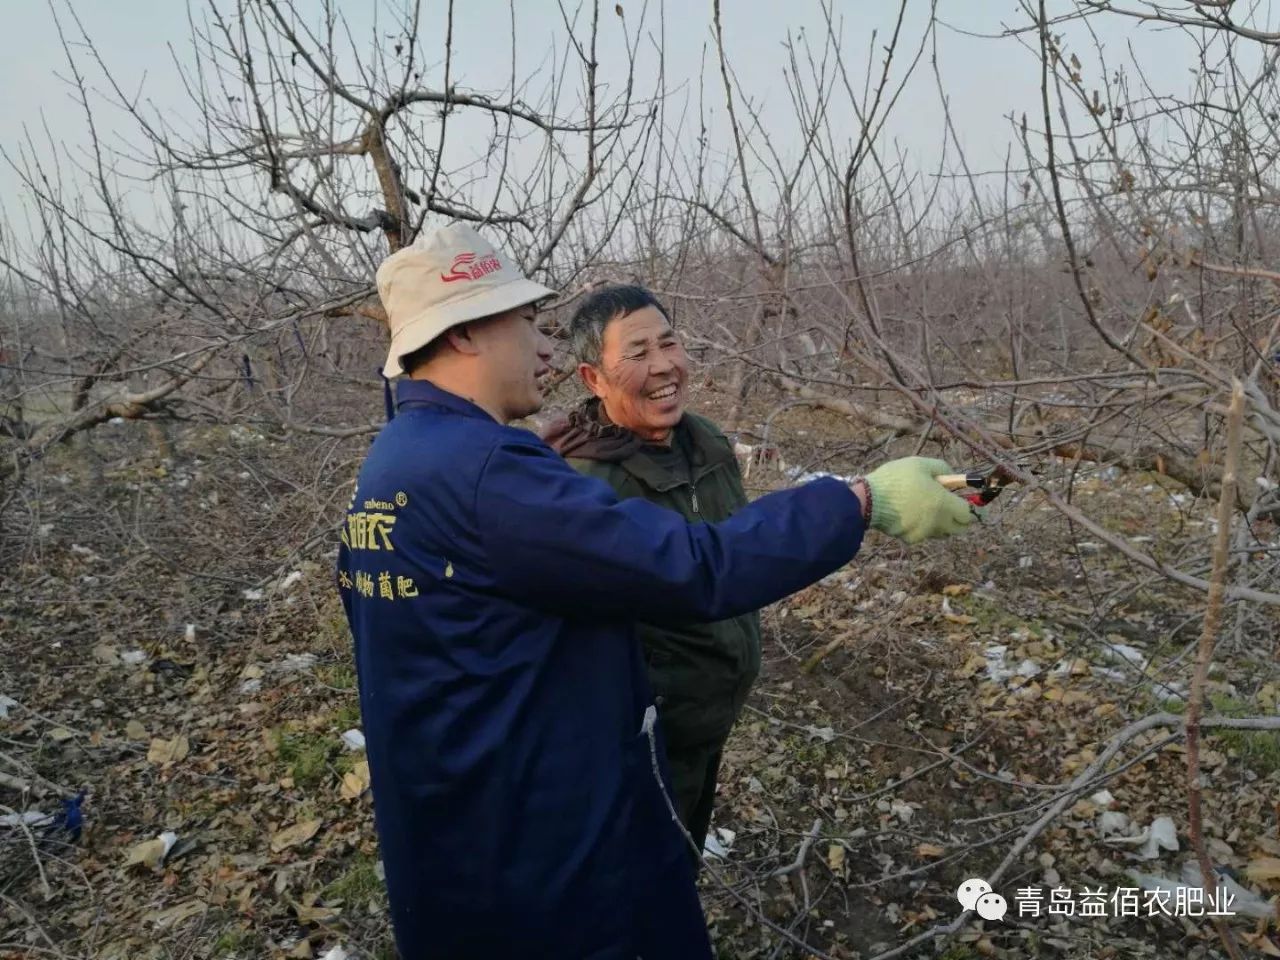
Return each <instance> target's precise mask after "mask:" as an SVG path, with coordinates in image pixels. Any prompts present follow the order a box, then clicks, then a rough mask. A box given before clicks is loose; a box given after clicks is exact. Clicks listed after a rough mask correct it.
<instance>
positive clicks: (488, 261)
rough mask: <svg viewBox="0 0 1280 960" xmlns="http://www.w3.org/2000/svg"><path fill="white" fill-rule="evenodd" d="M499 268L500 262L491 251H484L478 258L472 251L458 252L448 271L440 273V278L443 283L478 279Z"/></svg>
mask: <svg viewBox="0 0 1280 960" xmlns="http://www.w3.org/2000/svg"><path fill="white" fill-rule="evenodd" d="M501 269H502V264H501V263H499V262H498V258H497V257H495V256H494V255H493V254H491V253H486V254H485V255H484V256H483V257H480V258H479V259H476V255H475V254H474V253H460V254H458V255H457V256H456V257H454V258H453V263H452V264H450V265H449V272H448V273H442V274H440V279H441V280H443V281H444V282H445V283H453V281H455V280H479V279H480V278H481V277H483V276H485V275H486V274H490V273H497V272H498V271H499V270H501Z"/></svg>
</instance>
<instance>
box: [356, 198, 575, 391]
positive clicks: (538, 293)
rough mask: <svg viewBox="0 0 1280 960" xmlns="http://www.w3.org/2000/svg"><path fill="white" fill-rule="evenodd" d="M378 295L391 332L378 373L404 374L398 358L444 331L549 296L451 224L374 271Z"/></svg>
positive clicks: (482, 243) (548, 291)
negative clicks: (384, 360) (388, 346)
mask: <svg viewBox="0 0 1280 960" xmlns="http://www.w3.org/2000/svg"><path fill="white" fill-rule="evenodd" d="M377 281H378V296H379V297H381V298H382V306H383V307H384V308H385V309H386V311H387V323H388V325H389V326H390V327H391V349H390V350H389V351H388V352H387V362H386V365H385V366H384V367H383V368H382V373H383V375H384V376H387V377H394V376H398V375H399V374H402V373H404V372H405V371H404V366H403V365H402V364H401V363H400V358H401V357H403V356H404V355H405V354H408V353H412V352H413V351H414V350H417V349H418V348H419V347H424V346H426V345H427V344H428V343H430V342H431V341H432V340H434V339H435V338H436V337H438V336H439V335H440V334H442V333H444V331H446V330H448V329H449V328H450V327H456V326H457V325H458V324H460V323H466V322H467V321H468V320H479V319H480V318H481V317H488V316H492V315H493V314H495V313H504V312H506V311H507V310H514V309H515V308H516V307H522V306H524V305H525V304H526V303H534V302H536V301H538V300H544V299H546V298H547V297H553V296H555V294H556V292H555V291H554V290H552V289H551V288H550V287H544V286H543V285H542V284H540V283H534V282H533V281H532V280H529V279H527V278H526V277H525V276H524V275H523V274H521V273H520V271H519V270H518V269H516V266H515V261H514V260H512V259H511V257H509V256H508V255H507V254H506V252H505V251H502V250H499V249H497V248H496V247H494V246H493V244H491V243H489V241H487V240H485V239H484V237H482V236H480V234H479V233H477V232H476V231H475V230H473V229H472V228H471V227H469V226H466V225H464V224H460V223H455V224H450V225H449V226H447V227H441V228H440V229H439V230H436V231H435V232H434V233H431V234H426V235H422V236H419V237H418V239H417V240H415V241H414V242H413V243H411V244H410V245H409V246H407V247H402V248H401V249H399V250H397V251H396V252H395V253H393V254H391V256H389V257H387V259H385V260H383V261H382V264H381V266H379V267H378V274H377Z"/></svg>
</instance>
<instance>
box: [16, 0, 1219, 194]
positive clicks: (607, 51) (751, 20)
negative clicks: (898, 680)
mask: <svg viewBox="0 0 1280 960" xmlns="http://www.w3.org/2000/svg"><path fill="white" fill-rule="evenodd" d="M217 3H218V6H219V7H220V8H222V9H224V10H227V9H232V10H233V9H234V6H233V4H232V3H231V2H229V0H217ZM53 5H54V7H55V8H57V9H58V10H59V11H60V14H61V15H62V18H63V20H64V24H65V25H66V26H67V27H68V28H69V29H71V30H72V31H73V32H74V24H73V23H72V21H71V18H70V16H69V15H68V14H67V13H66V7H65V3H64V0H53ZM398 6H399V5H398V4H393V5H391V6H390V7H388V6H387V5H386V4H385V2H384V3H383V4H382V5H381V6H379V5H377V4H374V3H372V2H366V0H360V2H355V0H349V2H345V3H339V4H338V7H339V9H340V10H341V11H342V12H343V14H344V16H345V17H346V18H347V19H348V21H349V23H350V28H351V32H352V34H353V37H354V38H355V40H356V43H357V45H358V46H360V45H363V46H365V47H369V46H371V45H372V44H374V43H380V44H387V45H389V44H391V43H393V42H394V41H393V40H392V39H390V38H389V36H388V34H391V33H392V32H394V29H395V27H394V22H393V21H394V17H391V16H390V15H389V13H388V11H389V10H390V9H398ZM723 6H724V29H725V33H726V38H727V48H728V52H729V56H730V60H731V63H732V65H733V67H734V69H735V71H736V72H737V74H738V78H739V80H740V81H741V83H742V85H743V87H744V88H745V90H746V92H747V93H748V94H749V95H750V96H752V97H753V98H755V99H756V101H757V102H759V103H760V104H761V108H762V112H763V113H762V115H763V117H764V120H765V126H766V127H767V128H768V129H770V130H773V131H775V132H776V137H775V139H776V143H775V146H777V147H778V149H779V150H780V151H781V152H783V153H787V152H788V151H790V150H795V149H798V138H796V137H795V130H796V128H795V125H794V123H793V122H791V121H790V120H789V118H790V117H791V104H790V101H789V97H788V94H787V91H786V88H785V86H784V84H783V82H782V78H783V68H784V65H785V61H786V54H785V51H784V49H783V41H784V39H785V37H786V35H787V33H788V31H790V32H791V34H792V36H793V37H795V36H799V35H800V34H801V33H802V32H803V33H804V34H805V35H807V36H809V37H810V38H811V39H812V40H813V41H814V43H815V46H817V47H819V48H820V46H821V43H820V41H821V37H822V35H823V33H824V30H825V27H824V24H823V18H822V13H821V6H820V4H819V3H818V2H817V0H789V2H769V0H724V3H723ZM834 6H835V8H836V10H837V12H838V16H840V17H842V18H843V20H844V28H843V36H844V40H845V43H844V50H845V53H846V56H847V57H848V59H849V64H850V68H851V69H852V70H853V71H854V73H855V82H860V80H861V75H862V72H863V71H864V70H865V69H866V65H867V61H868V57H869V52H868V44H869V42H870V39H871V35H872V31H878V40H877V44H876V49H875V50H874V51H873V52H872V53H871V57H872V58H873V60H874V61H875V62H876V63H877V64H878V62H879V60H880V58H881V57H882V55H883V53H882V48H883V46H884V43H885V41H886V40H887V37H888V35H889V31H890V30H891V28H892V21H893V17H894V16H895V14H896V4H893V3H890V2H888V0H846V2H840V0H834ZM299 7H300V9H302V10H304V11H307V10H318V9H319V7H320V4H319V3H318V2H312V0H299ZM446 7H447V5H446V3H445V2H443V0H428V2H425V3H424V4H423V16H422V27H421V31H420V33H421V36H423V37H424V38H427V37H438V36H439V33H440V30H441V28H442V24H443V22H444V11H445V10H446ZM625 8H626V18H627V23H629V24H631V25H632V26H634V25H635V23H636V22H637V21H638V19H639V17H640V15H641V12H642V4H641V2H640V0H626V2H625ZM75 9H76V13H77V14H78V16H79V17H80V19H81V21H82V23H83V26H84V29H85V31H86V32H87V33H88V35H89V36H90V37H91V38H92V39H93V41H94V43H95V46H96V48H97V51H98V53H99V54H100V56H101V57H102V59H103V62H104V64H105V65H106V67H107V68H109V69H110V70H111V71H112V72H113V74H114V75H115V76H116V78H117V80H118V81H119V83H120V85H121V87H123V88H124V89H125V90H127V91H129V92H130V93H131V94H137V95H139V96H140V97H142V98H143V99H145V100H147V101H149V102H150V103H151V104H152V105H154V107H155V108H156V109H158V110H159V111H161V112H162V113H163V114H164V115H165V116H166V117H167V118H168V119H169V120H171V121H172V122H174V123H176V124H184V123H191V122H194V121H195V120H196V117H195V115H194V111H193V109H192V107H191V104H190V101H189V100H188V99H187V98H186V96H185V94H184V92H183V90H182V87H181V84H180V82H179V79H178V73H177V71H176V70H175V68H174V65H173V60H174V58H175V57H176V58H178V59H180V60H184V61H188V62H189V61H190V60H191V59H192V55H191V47H190V41H189V34H190V25H189V21H188V16H189V11H188V8H187V5H186V4H185V3H183V2H182V0H163V2H162V0H113V2H107V0H78V2H76V3H75ZM207 9H208V8H207V6H206V4H205V3H202V2H193V3H192V5H191V11H190V15H192V16H195V17H196V18H200V19H202V18H203V17H204V16H205V15H206V12H207ZM375 9H380V10H381V13H380V14H375V13H374V12H373V11H374V10H375ZM570 9H572V8H570ZM1050 9H1051V12H1057V13H1064V12H1066V11H1067V10H1068V9H1069V5H1068V4H1067V3H1065V2H1062V0H1057V2H1054V3H1052V4H1051V6H1050ZM0 11H2V12H3V14H4V15H3V17H2V18H0V24H2V25H3V26H2V30H0V87H2V88H3V90H4V91H5V94H4V96H3V98H2V99H0V144H3V146H4V147H5V149H6V150H7V151H9V152H11V153H12V152H13V151H14V149H15V148H16V147H17V146H18V145H19V144H20V142H21V141H22V140H23V138H24V136H25V135H27V134H30V135H31V136H34V137H36V138H37V147H36V149H37V151H40V152H42V153H47V151H48V149H49V147H48V141H47V140H46V136H51V137H52V138H53V140H55V141H58V142H61V143H64V144H65V145H66V148H67V149H68V151H69V152H70V154H71V155H72V156H80V157H83V156H84V145H85V143H86V136H85V120H84V115H83V113H82V111H81V110H80V108H79V106H78V105H77V104H76V103H75V100H74V97H73V91H72V90H71V89H70V88H69V86H68V84H67V82H66V78H67V77H68V76H69V71H68V67H67V63H66V55H65V53H64V51H63V49H62V47H61V44H60V41H59V39H58V35H57V31H56V29H55V27H54V18H53V14H52V13H51V9H50V5H49V4H48V3H46V2H43V0H0ZM455 11H456V12H455V16H456V26H455V37H454V50H455V62H454V68H453V76H454V79H455V82H457V83H458V84H459V85H460V86H463V87H467V88H471V89H475V90H480V91H492V92H500V91H503V90H504V89H506V88H507V87H508V76H509V73H510V61H511V55H512V43H511V34H510V26H509V21H510V16H511V15H510V13H509V7H508V4H507V3H506V2H503V0H457V2H456V5H455ZM657 11H658V0H651V3H650V8H649V11H648V14H647V18H646V22H647V24H648V29H649V30H650V31H652V32H653V33H654V35H655V37H656V34H657V31H658V28H659V21H658V16H657ZM927 14H928V3H927V2H926V0H913V2H912V3H911V4H910V5H909V7H908V16H907V20H906V25H905V28H904V36H905V38H906V39H905V41H904V45H903V49H902V51H901V53H900V54H899V56H900V58H901V61H900V63H899V66H898V70H897V75H898V76H901V72H902V67H903V66H905V64H906V61H907V59H908V57H909V55H910V54H911V53H913V52H914V50H915V47H916V46H917V44H918V42H919V37H920V34H921V27H922V24H924V23H925V22H926V18H927ZM938 14H939V17H940V19H941V20H942V21H943V22H944V23H945V24H946V25H945V26H943V27H942V28H941V30H940V31H939V33H938V35H937V55H938V61H939V69H940V71H941V74H942V77H943V80H944V84H945V92H946V96H947V97H948V98H949V100H950V103H951V110H952V115H953V117H954V120H955V123H956V125H957V128H958V131H959V135H960V137H961V140H962V142H963V144H964V146H965V148H966V151H967V154H968V159H969V161H970V164H971V165H972V166H974V168H975V169H992V168H998V167H999V166H1000V165H1001V164H1002V163H1003V159H1004V155H1005V151H1006V149H1007V147H1008V144H1009V142H1010V136H1011V129H1010V126H1009V123H1008V120H1007V119H1006V118H1007V117H1008V116H1009V115H1010V114H1013V115H1018V114H1020V113H1022V112H1024V111H1025V112H1026V113H1027V114H1028V115H1029V117H1030V118H1031V119H1032V125H1033V127H1034V126H1035V125H1036V124H1035V118H1036V117H1037V115H1038V114H1039V112H1040V107H1039V89H1038V84H1039V64H1038V62H1037V60H1036V57H1035V54H1034V53H1033V52H1032V51H1031V49H1030V46H1032V45H1034V44H1035V36H1034V34H1033V33H1032V34H1027V35H1026V36H1024V37H1023V38H1022V39H1021V41H1020V40H1019V39H1017V38H1008V37H1006V38H1001V39H985V38H982V37H978V36H971V35H970V34H997V33H999V32H1000V31H1001V30H1002V29H1003V28H1005V27H1007V26H1025V25H1027V23H1028V17H1027V15H1026V13H1025V12H1024V11H1023V10H1022V9H1021V8H1020V6H1019V4H1018V3H1017V2H1016V0H939V3H938ZM584 15H585V12H584ZM375 16H378V17H379V19H378V20H376V21H375ZM516 20H517V24H516V35H517V37H518V38H519V39H518V42H517V44H516V49H515V55H516V60H517V75H519V76H527V75H529V74H531V73H533V72H535V71H537V70H539V69H542V70H544V71H545V69H546V68H547V61H548V58H549V56H550V54H549V50H550V49H551V47H552V43H553V42H554V43H555V44H556V48H557V49H561V48H562V46H563V43H564V36H565V31H564V26H563V22H562V20H561V14H560V12H559V8H558V6H557V4H556V3H555V2H554V0H518V2H517V5H516ZM601 25H602V43H601V49H600V60H601V64H602V66H601V77H602V79H603V80H604V81H605V82H606V83H608V82H612V83H615V84H616V83H617V82H619V80H620V76H621V75H620V72H619V67H620V65H621V62H622V56H621V51H622V46H621V43H620V41H619V37H620V31H621V23H620V21H619V20H618V18H617V17H616V15H615V14H614V11H613V3H612V2H606V3H604V4H603V5H602V13H601ZM1093 29H1094V30H1095V31H1096V35H1097V39H1098V40H1099V41H1100V42H1101V43H1102V45H1103V48H1104V52H1105V56H1106V58H1107V62H1108V67H1109V68H1110V72H1114V69H1115V68H1116V67H1124V68H1125V69H1126V70H1127V71H1129V72H1130V73H1131V74H1132V72H1133V70H1134V63H1135V61H1136V62H1137V63H1138V64H1140V65H1141V66H1142V69H1143V70H1144V72H1145V74H1146V77H1147V80H1148V82H1149V84H1150V85H1151V86H1152V87H1153V88H1154V89H1156V90H1158V91H1160V92H1164V93H1182V92H1185V91H1187V90H1188V89H1189V87H1190V84H1191V83H1192V80H1193V70H1194V67H1195V50H1194V47H1193V45H1192V44H1191V43H1190V42H1189V41H1188V39H1187V38H1186V37H1185V35H1183V34H1181V33H1180V32H1178V31H1174V30H1170V29H1167V28H1158V27H1153V26H1143V25H1139V24H1137V23H1135V22H1132V21H1129V20H1126V19H1123V18H1120V17H1109V18H1102V19H1099V20H1097V21H1095V22H1094V25H1093ZM1062 32H1063V33H1064V34H1065V35H1066V36H1067V38H1068V43H1069V48H1070V49H1071V50H1073V51H1075V52H1077V53H1078V55H1079V57H1080V59H1081V60H1082V61H1084V63H1085V71H1084V72H1085V79H1086V81H1088V80H1089V79H1090V77H1094V78H1097V77H1099V76H1100V75H1101V73H1102V68H1101V67H1100V66H1099V65H1098V61H1097V59H1096V54H1095V53H1094V52H1093V49H1092V42H1091V40H1090V38H1089V33H1088V31H1087V29H1086V28H1085V27H1084V26H1083V25H1081V24H1069V25H1066V26H1064V27H1063V28H1062ZM711 38H712V33H711V3H710V0H702V2H688V3H681V2H678V0H666V59H667V74H668V85H669V86H670V87H672V88H675V87H678V86H679V85H680V84H681V82H685V83H686V84H687V86H686V87H685V89H684V91H682V92H681V93H679V94H678V95H677V100H676V102H675V105H674V109H678V106H679V103H680V102H681V101H683V99H684V97H686V96H687V97H689V98H690V102H691V103H692V104H693V107H694V109H696V102H697V101H696V97H697V83H698V74H699V70H700V64H701V62H702V58H703V57H704V54H705V56H706V58H707V59H706V85H707V102H708V104H709V105H710V106H711V107H712V108H713V109H714V110H715V112H716V114H717V115H720V114H723V97H722V94H721V89H720V82H719V76H718V73H717V72H716V65H715V60H714V48H713V47H712V46H711ZM424 46H425V49H426V54H427V61H428V62H427V67H428V70H427V74H426V76H425V78H424V80H425V81H426V82H434V83H436V84H438V83H439V81H440V78H441V69H440V66H441V63H442V61H443V44H442V43H441V42H440V41H439V40H426V41H424ZM643 46H644V53H643V57H644V58H645V60H644V62H645V63H646V64H648V65H649V68H650V69H651V68H652V65H653V62H654V59H653V54H652V50H651V48H650V46H649V45H648V44H644V45H643ZM73 50H74V52H75V53H76V54H77V55H78V56H79V57H80V59H81V62H82V65H83V67H84V69H85V71H86V73H87V74H88V75H89V76H90V78H91V81H92V83H93V84H94V86H96V87H101V86H102V81H101V74H100V71H98V70H97V69H95V68H94V66H93V64H92V62H91V60H90V58H89V55H88V51H87V50H85V49H84V48H83V46H81V45H79V44H78V42H77V43H76V44H75V45H74V47H73ZM931 53H932V51H931V50H927V51H926V53H925V60H924V61H923V62H922V63H921V65H920V68H919V70H918V72H917V75H916V77H915V78H914V80H913V81H912V83H911V85H910V86H909V88H908V90H907V91H906V93H905V94H904V96H903V98H902V100H901V102H900V103H899V105H898V108H897V110H896V111H895V113H894V115H893V119H892V121H891V122H890V123H889V125H888V127H887V130H886V137H884V138H882V140H881V147H882V148H885V149H891V148H892V146H893V144H894V143H895V142H896V143H897V144H898V145H900V146H901V147H902V148H903V149H905V150H906V151H908V152H909V154H910V155H911V156H912V157H913V158H914V160H915V161H916V162H918V163H919V164H921V165H922V166H923V167H925V168H926V169H927V168H928V167H929V166H930V165H931V164H934V163H936V161H937V158H938V156H939V150H940V144H941V143H942V140H943V122H942V116H943V115H942V108H941V104H940V100H939V95H938V92H937V87H936V83H935V79H934V77H933V74H932V72H931V70H930V69H929V63H928V58H929V56H930V55H931ZM538 86H539V88H540V84H539V85H538ZM574 96H575V97H576V96H577V91H575V93H574ZM672 109H673V108H669V117H670V116H671V115H672V114H671V110H672ZM95 118H96V120H97V122H98V123H99V124H100V126H101V129H102V132H104V133H108V134H112V135H114V136H116V137H119V138H120V139H121V140H123V141H125V142H127V141H128V140H129V132H128V131H129V128H128V126H127V124H124V123H122V122H121V117H120V115H119V114H118V113H117V112H115V111H111V110H106V109H99V110H98V112H97V113H96V114H95ZM835 120H836V123H837V128H838V129H840V128H844V129H847V132H848V136H849V137H850V138H851V139H852V138H854V137H855V136H856V133H857V124H856V121H855V120H854V118H853V115H852V113H851V112H850V111H848V110H847V109H845V110H843V112H841V113H839V114H837V115H836V118H835ZM695 128H696V125H695ZM46 129H47V131H48V134H47V135H46V133H45V130H46ZM24 131H25V133H24ZM723 132H724V131H723V129H720V130H719V131H718V133H719V134H720V135H723ZM689 136H690V139H691V135H689ZM117 142H119V141H117ZM722 146H723V147H724V148H725V149H726V150H727V148H728V142H727V140H726V141H724V142H723V143H722ZM451 149H465V145H461V146H460V147H455V146H453V144H452V142H451ZM1016 164H1017V159H1016V157H1015V165H1016ZM64 173H65V174H66V175H67V176H68V178H70V179H74V176H75V175H74V174H73V173H72V171H70V170H66V171H64ZM22 192H23V190H22V187H21V184H20V181H19V179H18V178H17V177H16V175H15V174H14V173H13V171H11V170H10V169H9V168H8V165H7V164H0V204H2V205H3V207H4V208H5V211H6V212H7V214H8V215H9V216H11V217H12V216H13V215H14V213H15V209H14V208H15V205H18V206H20V205H21V204H20V197H21V194H22Z"/></svg>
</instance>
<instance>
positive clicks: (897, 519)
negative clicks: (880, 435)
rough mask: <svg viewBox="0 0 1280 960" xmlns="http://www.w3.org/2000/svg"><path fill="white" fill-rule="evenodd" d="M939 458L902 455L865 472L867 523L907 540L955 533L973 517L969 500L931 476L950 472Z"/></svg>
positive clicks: (883, 531)
mask: <svg viewBox="0 0 1280 960" xmlns="http://www.w3.org/2000/svg"><path fill="white" fill-rule="evenodd" d="M953 472H954V471H952V469H951V468H950V467H949V466H947V465H946V463H944V462H943V461H941V460H930V459H929V458H927V457H904V458H903V459H901V460H890V461H889V462H888V463H886V464H883V465H882V466H879V467H877V468H876V469H875V470H873V471H871V473H869V474H867V477H866V481H867V488H868V489H869V490H870V491H871V526H872V527H874V528H875V529H876V530H879V531H881V532H882V533H887V534H888V535H889V536H891V537H897V538H898V539H900V540H905V541H906V542H907V543H919V542H920V541H921V540H924V539H925V538H926V537H945V536H948V535H950V534H953V533H958V532H960V530H962V529H963V528H964V527H967V526H968V525H969V524H970V522H972V520H973V514H972V513H970V512H969V504H968V503H966V502H965V501H964V500H962V499H961V498H960V497H958V496H956V495H955V494H954V493H951V492H950V491H949V490H947V488H946V487H944V486H943V485H942V484H940V483H938V481H937V480H935V479H934V478H935V477H939V476H941V475H942V474H944V473H953Z"/></svg>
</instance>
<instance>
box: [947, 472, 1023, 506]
mask: <svg viewBox="0 0 1280 960" xmlns="http://www.w3.org/2000/svg"><path fill="white" fill-rule="evenodd" d="M937 479H938V482H939V483H940V484H942V485H943V486H944V487H946V488H947V489H948V490H953V491H956V492H959V491H961V490H968V491H971V492H969V493H962V494H961V496H963V497H964V499H966V500H968V501H969V504H970V506H972V507H974V508H977V507H985V506H986V505H987V504H989V503H990V502H991V501H992V500H994V499H995V498H996V497H998V496H1000V491H1002V490H1003V489H1004V488H1005V487H1007V486H1009V484H1011V483H1016V482H1017V479H1016V478H1015V477H1014V476H1012V475H1011V474H1010V473H1009V471H1008V470H1006V469H1005V468H1004V467H992V468H990V469H988V470H970V471H969V472H968V473H944V474H943V475H942V476H940V477H938V478H937Z"/></svg>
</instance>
